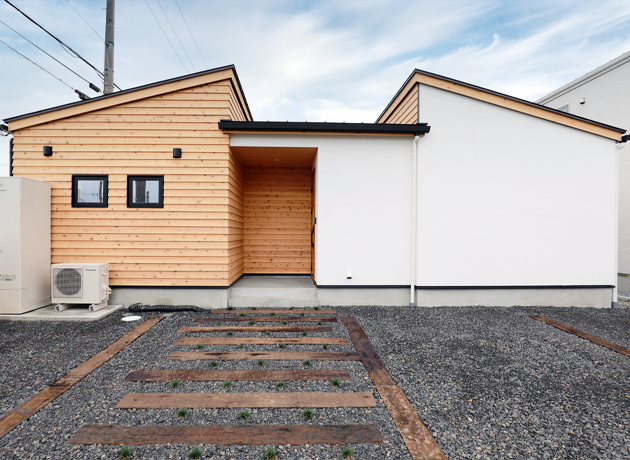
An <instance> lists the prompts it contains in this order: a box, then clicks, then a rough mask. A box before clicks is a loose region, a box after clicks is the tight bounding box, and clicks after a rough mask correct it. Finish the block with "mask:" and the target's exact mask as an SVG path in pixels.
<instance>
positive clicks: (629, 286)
mask: <svg viewBox="0 0 630 460" xmlns="http://www.w3.org/2000/svg"><path fill="white" fill-rule="evenodd" d="M617 289H621V290H622V291H630V277H628V275H626V274H625V273H619V274H617Z"/></svg>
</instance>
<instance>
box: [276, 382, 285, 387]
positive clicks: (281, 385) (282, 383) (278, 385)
mask: <svg viewBox="0 0 630 460" xmlns="http://www.w3.org/2000/svg"><path fill="white" fill-rule="evenodd" d="M286 385H287V384H286V383H284V380H280V381H279V382H278V383H276V386H277V387H278V388H284V387H285V386H286Z"/></svg>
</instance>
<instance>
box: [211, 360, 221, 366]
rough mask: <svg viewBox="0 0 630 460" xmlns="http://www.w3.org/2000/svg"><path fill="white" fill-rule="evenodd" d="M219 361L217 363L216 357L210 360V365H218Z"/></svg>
mask: <svg viewBox="0 0 630 460" xmlns="http://www.w3.org/2000/svg"><path fill="white" fill-rule="evenodd" d="M218 365H219V363H217V362H216V361H215V360H214V359H213V360H212V361H210V367H217V366H218Z"/></svg>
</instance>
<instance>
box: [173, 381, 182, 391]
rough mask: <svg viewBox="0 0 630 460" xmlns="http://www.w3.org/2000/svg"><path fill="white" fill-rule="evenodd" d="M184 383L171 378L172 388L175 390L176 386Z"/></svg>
mask: <svg viewBox="0 0 630 460" xmlns="http://www.w3.org/2000/svg"><path fill="white" fill-rule="evenodd" d="M181 384H182V382H180V381H179V380H177V379H175V380H171V390H174V389H175V388H177V387H178V386H180V385H181Z"/></svg>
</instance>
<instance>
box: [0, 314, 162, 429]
mask: <svg viewBox="0 0 630 460" xmlns="http://www.w3.org/2000/svg"><path fill="white" fill-rule="evenodd" d="M160 320H162V318H161V317H158V318H149V319H148V320H146V321H145V322H143V323H142V324H140V325H138V326H136V327H135V328H134V329H132V330H131V331H129V332H127V333H126V334H125V335H123V336H122V337H121V338H120V339H118V340H116V341H115V342H113V343H112V344H111V345H109V346H108V347H107V348H105V349H104V350H102V351H100V352H99V353H97V354H95V355H94V356H92V357H91V358H90V359H88V360H87V361H84V362H83V363H81V364H79V365H78V366H77V367H75V368H74V369H72V370H71V371H70V372H68V373H67V374H66V375H64V376H63V377H61V378H60V379H59V380H57V381H56V382H54V383H53V384H52V385H49V386H47V387H46V388H44V389H43V390H42V391H40V392H39V393H37V394H35V395H34V396H33V397H32V398H30V399H29V400H28V401H26V402H24V403H22V404H20V406H19V407H18V408H16V409H13V410H11V411H10V412H8V413H6V414H5V415H4V416H3V417H2V418H0V438H2V437H3V436H4V435H5V434H7V433H8V432H9V431H11V430H12V429H13V428H15V427H16V426H17V425H19V424H20V423H21V422H22V421H24V420H25V419H27V418H28V417H30V416H31V415H33V414H34V413H36V412H37V411H39V410H40V409H41V408H43V407H44V406H46V405H47V404H48V403H50V402H52V401H54V400H55V399H57V398H58V397H59V396H61V395H62V394H63V393H65V392H66V391H68V390H69V389H70V388H72V386H73V385H74V384H75V383H77V382H79V381H80V380H81V379H83V378H84V377H85V376H87V375H88V374H90V373H91V372H92V371H94V370H95V369H98V368H99V367H100V366H101V365H103V364H104V363H105V362H107V361H109V360H110V359H111V358H112V357H113V356H114V355H116V354H117V353H118V352H120V351H121V350H122V349H123V348H125V347H126V346H127V345H129V344H130V343H131V342H133V341H134V340H136V339H137V338H138V337H140V336H141V335H142V334H144V333H145V332H146V331H148V330H149V329H151V328H152V327H153V326H155V325H156V324H157V323H159V322H160Z"/></svg>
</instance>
